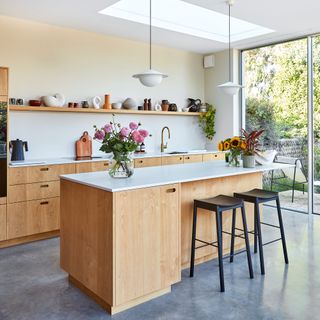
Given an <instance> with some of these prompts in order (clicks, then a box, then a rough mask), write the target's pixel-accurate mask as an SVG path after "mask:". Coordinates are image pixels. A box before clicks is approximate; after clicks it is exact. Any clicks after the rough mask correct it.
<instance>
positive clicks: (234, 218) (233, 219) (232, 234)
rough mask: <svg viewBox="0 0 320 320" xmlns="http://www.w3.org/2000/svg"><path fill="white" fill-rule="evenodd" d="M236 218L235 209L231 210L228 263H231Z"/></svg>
mask: <svg viewBox="0 0 320 320" xmlns="http://www.w3.org/2000/svg"><path fill="white" fill-rule="evenodd" d="M236 217H237V209H233V210H232V226H231V244H230V262H233V254H234V238H235V232H236Z"/></svg>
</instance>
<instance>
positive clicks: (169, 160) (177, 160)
mask: <svg viewBox="0 0 320 320" xmlns="http://www.w3.org/2000/svg"><path fill="white" fill-rule="evenodd" d="M161 161H162V165H163V166H166V165H169V164H182V163H183V156H174V157H162V159H161Z"/></svg>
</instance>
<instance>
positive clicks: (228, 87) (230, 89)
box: [218, 0, 243, 96]
mask: <svg viewBox="0 0 320 320" xmlns="http://www.w3.org/2000/svg"><path fill="white" fill-rule="evenodd" d="M233 4H234V0H227V5H228V8H229V81H228V82H226V83H223V84H220V85H219V86H218V88H220V89H221V90H222V91H223V92H224V93H226V94H228V95H232V96H234V95H236V94H237V93H238V91H239V89H240V88H243V86H241V85H240V84H237V83H234V82H233V81H232V80H231V79H232V76H231V12H230V11H231V6H232V5H233Z"/></svg>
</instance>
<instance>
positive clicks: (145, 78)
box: [132, 69, 168, 87]
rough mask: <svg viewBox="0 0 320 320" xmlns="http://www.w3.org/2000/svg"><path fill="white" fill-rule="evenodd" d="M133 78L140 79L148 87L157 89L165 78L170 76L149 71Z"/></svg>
mask: <svg viewBox="0 0 320 320" xmlns="http://www.w3.org/2000/svg"><path fill="white" fill-rule="evenodd" d="M132 77H133V78H137V79H139V80H140V82H141V83H142V84H143V85H144V86H146V87H155V86H157V85H158V84H160V83H161V81H162V79H163V78H167V77H168V76H167V75H165V74H163V73H161V72H159V71H156V70H152V69H149V70H146V71H145V72H142V73H138V74H134V75H133V76H132Z"/></svg>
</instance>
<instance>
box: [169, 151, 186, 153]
mask: <svg viewBox="0 0 320 320" xmlns="http://www.w3.org/2000/svg"><path fill="white" fill-rule="evenodd" d="M183 153H188V151H171V152H168V153H167V154H183Z"/></svg>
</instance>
